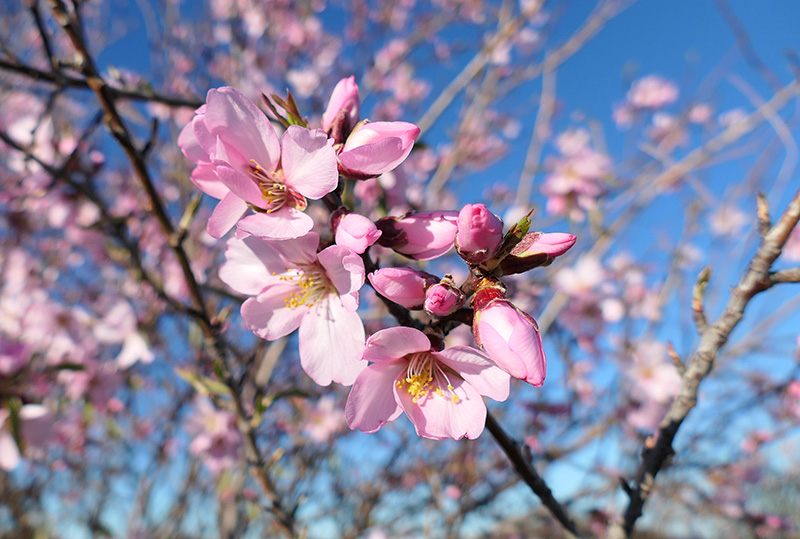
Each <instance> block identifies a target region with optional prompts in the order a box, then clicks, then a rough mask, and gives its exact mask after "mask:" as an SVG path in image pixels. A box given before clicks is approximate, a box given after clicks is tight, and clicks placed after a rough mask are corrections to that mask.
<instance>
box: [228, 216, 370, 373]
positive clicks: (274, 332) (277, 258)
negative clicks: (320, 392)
mask: <svg viewBox="0 0 800 539" xmlns="http://www.w3.org/2000/svg"><path fill="white" fill-rule="evenodd" d="M318 245H319V235H318V234H317V233H315V232H310V233H309V234H306V235H305V236H301V237H299V238H297V239H294V240H289V241H274V240H273V241H268V240H262V239H259V238H256V237H253V236H249V237H246V238H244V239H237V238H233V239H231V240H229V241H228V246H227V249H226V251H225V259H226V261H225V263H224V264H223V265H222V267H221V268H220V271H219V276H220V279H222V281H223V282H224V283H226V284H227V285H228V286H230V287H231V288H232V289H234V290H235V291H237V292H239V293H241V294H246V295H248V296H255V297H251V298H250V299H248V300H247V301H245V302H244V304H243V305H242V317H243V318H244V321H245V323H246V324H247V327H249V328H250V329H251V330H252V331H253V332H254V333H255V334H256V335H258V336H259V337H261V338H262V339H266V340H268V341H273V340H275V339H278V338H280V337H283V336H285V335H288V334H289V333H291V332H292V331H294V330H295V329H298V328H300V334H299V337H300V364H301V365H302V366H303V370H305V371H306V373H308V375H309V376H310V377H311V378H312V379H313V380H314V381H315V382H316V383H318V384H319V385H322V386H327V385H329V384H330V383H331V382H332V381H333V382H337V383H340V384H344V385H350V384H352V383H353V380H355V378H356V376H357V375H358V373H359V372H361V370H362V369H363V368H364V366H365V365H364V364H363V362H361V361H359V355H360V354H361V351H362V350H363V347H364V325H363V323H362V322H361V318H360V317H359V316H358V313H356V310H357V309H358V290H359V289H360V288H361V286H362V285H363V284H364V263H363V262H362V260H361V257H359V256H358V255H357V254H355V253H354V252H353V251H351V250H350V249H348V248H347V247H343V246H341V245H332V246H330V247H328V248H327V249H324V250H323V251H321V252H320V253H319V254H317V246H318Z"/></svg>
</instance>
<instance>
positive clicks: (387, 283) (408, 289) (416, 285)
mask: <svg viewBox="0 0 800 539" xmlns="http://www.w3.org/2000/svg"><path fill="white" fill-rule="evenodd" d="M367 278H369V282H370V283H372V287H373V288H374V289H375V291H376V292H377V293H378V294H380V295H381V296H383V297H385V298H387V299H390V300H392V301H393V302H395V303H397V304H398V305H402V306H403V307H405V308H406V309H422V306H423V304H424V303H425V290H426V289H427V288H428V287H429V286H431V285H433V284H435V283H436V282H438V279H437V278H436V277H434V276H433V275H431V274H430V273H425V272H424V271H417V270H415V269H411V268H382V269H379V270H375V271H373V272H372V273H370V274H369V275H368V276H367Z"/></svg>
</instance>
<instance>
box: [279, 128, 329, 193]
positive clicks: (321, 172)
mask: <svg viewBox="0 0 800 539" xmlns="http://www.w3.org/2000/svg"><path fill="white" fill-rule="evenodd" d="M281 140H282V147H283V151H282V153H281V166H282V167H283V174H284V177H285V178H286V185H288V186H290V187H292V188H293V189H295V190H296V191H297V192H298V193H300V194H301V195H303V196H305V197H308V198H313V199H317V198H322V197H324V196H325V195H327V194H328V193H330V192H331V191H333V190H334V189H336V186H337V185H338V184H339V169H338V167H337V165H336V152H335V151H334V149H333V140H332V139H331V140H328V136H327V135H326V134H325V132H324V131H322V130H320V129H314V130H311V129H303V128H302V127H299V126H296V125H291V126H289V128H288V129H287V130H286V133H284V134H283V139H281Z"/></svg>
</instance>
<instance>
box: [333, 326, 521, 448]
mask: <svg viewBox="0 0 800 539" xmlns="http://www.w3.org/2000/svg"><path fill="white" fill-rule="evenodd" d="M363 359H364V361H365V362H367V361H369V362H370V365H369V366H368V367H366V368H365V369H364V370H363V371H362V372H361V374H359V375H358V378H356V381H355V383H354V384H353V389H352V390H351V391H350V395H349V396H348V398H347V405H346V407H345V417H346V419H347V424H348V426H349V427H350V428H351V429H353V430H355V429H358V430H361V431H363V432H375V431H377V430H378V429H380V428H381V427H382V426H383V425H385V424H386V423H387V422H389V421H393V420H394V419H396V418H397V417H398V416H399V415H400V414H401V413H403V412H405V413H406V415H407V416H408V418H409V419H410V420H411V422H412V423H414V427H415V428H416V431H417V434H418V435H419V436H423V437H425V438H432V439H435V440H441V439H444V438H454V439H456V440H458V439H461V438H463V437H464V436H466V437H467V438H470V439H475V438H477V437H478V436H480V434H481V432H483V427H484V423H485V421H486V406H485V405H484V403H483V399H482V398H481V395H484V396H487V397H490V398H492V399H494V400H498V401H503V400H505V399H506V398H507V397H508V391H509V377H508V375H507V374H506V373H504V372H503V371H502V370H501V369H499V368H497V366H495V365H494V364H493V363H492V362H491V360H490V359H489V358H488V357H486V356H485V355H484V354H483V353H482V352H480V351H479V350H476V349H474V348H470V347H467V346H454V347H452V348H447V349H445V350H442V351H441V352H437V351H434V350H432V349H431V343H430V341H429V340H428V337H427V336H425V334H424V333H422V332H421V331H419V330H416V329H413V328H408V327H393V328H389V329H384V330H381V331H378V332H377V333H375V334H374V335H372V336H371V337H370V338H369V339H367V344H366V349H365V350H364V353H363Z"/></svg>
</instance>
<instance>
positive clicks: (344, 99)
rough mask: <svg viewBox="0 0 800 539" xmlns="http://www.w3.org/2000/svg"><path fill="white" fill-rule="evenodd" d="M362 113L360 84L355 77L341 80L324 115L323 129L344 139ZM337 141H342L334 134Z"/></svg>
mask: <svg viewBox="0 0 800 539" xmlns="http://www.w3.org/2000/svg"><path fill="white" fill-rule="evenodd" d="M360 113H361V102H360V101H359V99H358V85H357V84H356V79H355V77H348V78H346V79H342V80H340V81H339V82H338V83H337V84H336V87H335V88H334V89H333V93H332V94H331V99H330V101H328V108H327V109H325V113H324V114H323V115H322V129H324V130H325V131H328V130H329V129H330V131H331V134H333V135H337V134H338V135H340V137H341V139H342V140H344V139H345V138H346V137H347V135H349V134H350V131H351V130H352V129H353V128H354V127H355V126H356V124H357V123H358V116H359V114H360ZM333 138H334V139H336V142H341V140H339V137H337V136H334V137H333Z"/></svg>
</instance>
